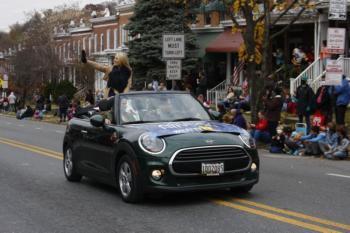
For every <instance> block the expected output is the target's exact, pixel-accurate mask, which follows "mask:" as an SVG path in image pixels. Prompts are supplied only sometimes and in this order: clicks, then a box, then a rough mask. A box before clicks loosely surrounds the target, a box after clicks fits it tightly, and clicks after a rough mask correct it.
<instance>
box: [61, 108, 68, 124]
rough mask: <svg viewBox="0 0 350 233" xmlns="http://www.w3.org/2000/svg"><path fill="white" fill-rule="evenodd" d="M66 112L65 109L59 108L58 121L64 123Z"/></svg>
mask: <svg viewBox="0 0 350 233" xmlns="http://www.w3.org/2000/svg"><path fill="white" fill-rule="evenodd" d="M67 110H68V109H66V108H60V109H59V114H60V121H62V120H63V121H66V117H67Z"/></svg>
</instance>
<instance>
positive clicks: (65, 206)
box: [0, 116, 350, 233]
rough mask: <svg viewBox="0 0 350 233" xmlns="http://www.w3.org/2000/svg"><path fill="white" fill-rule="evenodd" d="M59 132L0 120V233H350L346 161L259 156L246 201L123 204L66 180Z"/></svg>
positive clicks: (193, 196)
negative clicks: (256, 174) (256, 177)
mask: <svg viewBox="0 0 350 233" xmlns="http://www.w3.org/2000/svg"><path fill="white" fill-rule="evenodd" d="M64 130H65V127H64V126H60V125H52V124H46V123H41V122H33V121H26V120H22V121H19V120H16V119H13V118H8V117H3V116H0V233H12V232H14V233H17V232H18V233H20V232H23V233H32V232H33V233H41V232H43V233H50V232H84V233H88V232H98V233H105V232H106V233H109V232H118V233H119V232H152V233H153V232H154V233H155V232H230V233H232V232H257V233H258V232H259V233H261V232H278V233H281V232H283V233H284V232H350V161H327V160H323V159H316V158H307V157H306V158H305V157H289V156H285V155H271V154H269V153H267V152H266V151H260V155H261V180H260V182H259V184H258V185H256V186H255V187H254V189H253V190H252V191H251V193H250V194H249V195H244V196H238V195H233V194H231V193H229V192H228V191H224V190H223V191H211V192H196V193H181V194H168V195H165V196H157V195H155V196H154V197H149V198H147V199H146V200H145V201H144V202H143V203H141V204H137V205H132V204H126V203H124V202H123V201H122V200H121V198H120V196H119V193H118V191H117V190H116V189H114V188H111V187H109V186H106V185H101V184H98V183H96V182H94V181H93V180H89V179H83V180H82V182H81V183H70V182H68V181H66V179H65V177H64V174H63V168H62V157H61V153H62V149H61V144H62V138H63V135H64Z"/></svg>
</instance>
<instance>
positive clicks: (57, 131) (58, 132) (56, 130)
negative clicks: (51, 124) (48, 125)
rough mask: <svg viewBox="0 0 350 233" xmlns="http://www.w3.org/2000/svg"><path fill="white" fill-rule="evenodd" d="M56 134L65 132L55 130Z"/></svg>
mask: <svg viewBox="0 0 350 233" xmlns="http://www.w3.org/2000/svg"><path fill="white" fill-rule="evenodd" d="M55 132H56V133H60V134H63V133H64V131H61V130H55Z"/></svg>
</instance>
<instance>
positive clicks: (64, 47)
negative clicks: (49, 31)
mask: <svg viewBox="0 0 350 233" xmlns="http://www.w3.org/2000/svg"><path fill="white" fill-rule="evenodd" d="M65 59H66V44H63V60H65Z"/></svg>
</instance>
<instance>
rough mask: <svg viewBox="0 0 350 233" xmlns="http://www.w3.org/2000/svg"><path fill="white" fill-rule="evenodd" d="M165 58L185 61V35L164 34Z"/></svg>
mask: <svg viewBox="0 0 350 233" xmlns="http://www.w3.org/2000/svg"><path fill="white" fill-rule="evenodd" d="M163 58H164V59H183V58H185V35H184V34H164V35H163Z"/></svg>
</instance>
